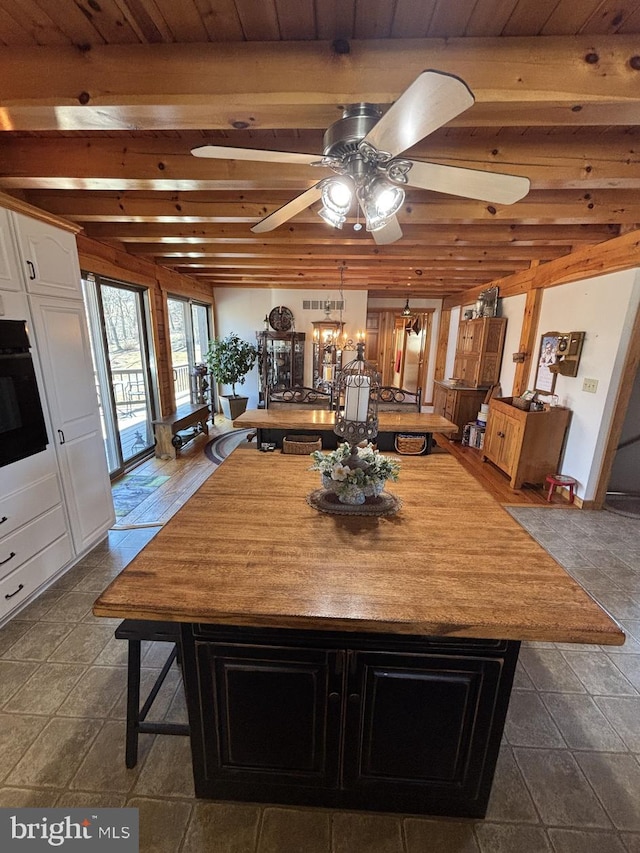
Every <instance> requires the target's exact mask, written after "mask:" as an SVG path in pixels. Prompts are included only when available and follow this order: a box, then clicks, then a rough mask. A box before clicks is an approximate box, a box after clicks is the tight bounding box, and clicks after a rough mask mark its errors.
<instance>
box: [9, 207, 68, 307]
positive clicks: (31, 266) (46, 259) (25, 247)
mask: <svg viewBox="0 0 640 853" xmlns="http://www.w3.org/2000/svg"><path fill="white" fill-rule="evenodd" d="M12 215H13V221H14V223H15V228H16V237H17V241H18V248H19V250H20V256H21V260H22V270H23V273H24V279H25V281H26V285H27V292H28V293H39V294H41V295H43V296H66V297H67V298H69V297H71V298H73V299H82V284H81V280H80V266H79V264H78V250H77V247H76V238H75V234H72V233H71V232H69V231H63V230H62V229H61V228H54V226H52V225H49V224H48V223H47V222H40V221H39V220H37V219H31V218H29V217H28V216H23V215H22V214H20V213H14V214H12Z"/></svg>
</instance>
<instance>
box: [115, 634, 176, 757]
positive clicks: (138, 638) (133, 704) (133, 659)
mask: <svg viewBox="0 0 640 853" xmlns="http://www.w3.org/2000/svg"><path fill="white" fill-rule="evenodd" d="M115 636H116V637H117V639H119V640H127V641H128V643H129V646H128V654H127V729H126V744H125V764H126V766H127V767H128V768H129V769H130V768H132V767H135V766H136V764H137V763H138V735H140V734H162V735H189V726H188V725H187V724H185V723H163V722H146V717H147V714H148V713H149V711H150V710H151V706H152V705H153V703H154V701H155V699H156V696H157V695H158V693H159V691H160V688H161V687H162V685H163V683H164V680H165V678H166V677H167V674H168V672H169V670H170V669H171V666H172V664H173V662H174V660H175V659H176V657H177V655H178V650H179V643H180V626H179V625H178V624H176V623H173V622H154V621H152V620H144V619H125V620H124V622H121V623H120V625H118V627H117V628H116V630H115ZM143 640H151V641H154V642H161V643H173V648H172V649H171V653H170V654H169V657H168V658H167V660H166V661H165V663H164V666H163V667H162V669H161V670H160V674H159V675H158V677H157V678H156V680H155V682H154V684H153V687H152V688H151V690H150V691H149V695H148V696H147V698H146V699H145V701H144V703H143V705H142V708H141V707H140V675H141V672H140V668H141V661H142V651H141V650H142V641H143Z"/></svg>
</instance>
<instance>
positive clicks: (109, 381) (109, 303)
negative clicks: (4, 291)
mask: <svg viewBox="0 0 640 853" xmlns="http://www.w3.org/2000/svg"><path fill="white" fill-rule="evenodd" d="M83 288H84V295H85V304H86V307H87V317H88V321H89V329H90V332H91V345H92V354H93V361H94V372H95V377H96V387H97V389H98V399H99V401H100V415H101V418H102V428H103V436H104V441H105V448H106V451H107V460H108V462H109V470H110V472H111V474H112V475H117V474H119V473H121V472H122V471H124V470H125V469H126V468H128V467H130V466H131V464H132V463H133V462H135V461H137V460H138V459H139V458H141V457H143V456H145V455H147V454H148V453H149V451H150V449H151V448H152V447H153V445H154V435H153V425H152V420H153V418H154V416H155V392H154V387H153V384H152V379H151V373H150V370H149V336H148V321H147V310H146V304H145V303H146V291H145V290H144V288H139V287H134V286H132V285H129V284H124V283H122V282H116V281H112V280H108V279H104V278H101V277H100V276H95V275H92V274H86V275H83Z"/></svg>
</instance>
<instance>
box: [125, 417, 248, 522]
mask: <svg viewBox="0 0 640 853" xmlns="http://www.w3.org/2000/svg"><path fill="white" fill-rule="evenodd" d="M231 429H233V427H232V424H231V421H229V420H227V419H226V418H225V417H223V416H222V415H216V417H215V424H214V425H213V426H211V425H210V426H209V435H208V436H207V435H204V434H201V435H199V436H197V437H196V438H194V439H193V441H190V442H188V443H187V444H185V446H184V447H183V448H182V449H181V450H180V453H179V454H178V457H177V459H156V458H155V456H154V457H152V458H151V459H147V460H146V461H145V462H143V463H142V464H140V465H138V466H137V468H135V469H134V470H135V472H136V473H138V474H164V475H165V476H167V475H168V476H169V479H168V480H167V481H166V482H165V483H163V484H162V485H161V486H159V487H158V488H157V489H156V490H155V491H154V492H153V494H151V495H150V496H149V497H148V498H146V500H144V501H142V503H140V504H138V506H137V507H136V508H135V509H133V510H132V511H131V512H130V513H128V515H126V516H124V517H123V518H119V519H117V521H116V524H115V525H114V529H115V530H123V529H127V528H129V527H132V526H133V527H135V526H142V525H153V524H157V525H158V526H161V525H162V524H164V523H165V522H166V521H168V520H169V519H170V518H171V516H172V515H174V514H175V513H176V512H177V511H178V510H179V509H180V507H181V506H182V505H183V504H184V503H185V501H187V500H188V499H189V498H190V497H191V495H192V494H193V493H194V492H195V491H197V489H198V488H199V487H200V486H201V485H202V483H204V481H205V480H206V479H207V477H208V476H209V475H210V474H211V472H212V471H213V470H214V468H215V467H216V466H215V465H214V464H213V463H212V462H211V461H210V460H209V459H208V458H207V457H206V456H205V454H204V448H205V446H206V444H207V442H209V441H211V439H212V438H215V437H216V436H217V435H221V434H222V433H225V432H228V431H229V430H231Z"/></svg>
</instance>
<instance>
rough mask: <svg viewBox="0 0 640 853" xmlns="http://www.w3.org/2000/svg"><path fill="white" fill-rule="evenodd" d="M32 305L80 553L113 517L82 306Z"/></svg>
mask: <svg viewBox="0 0 640 853" xmlns="http://www.w3.org/2000/svg"><path fill="white" fill-rule="evenodd" d="M31 307H32V310H33V320H34V323H35V328H36V339H37V345H38V352H39V355H40V359H41V363H42V370H43V374H44V381H45V393H46V397H47V401H48V404H49V411H50V413H51V420H52V423H53V439H54V443H55V447H56V452H57V455H58V462H59V464H60V471H61V474H62V489H63V492H64V496H65V500H66V506H67V510H68V513H69V520H70V522H71V532H72V536H73V541H74V544H75V546H76V552H77V553H78V554H79V553H81V552H82V551H84V550H86V549H87V548H88V547H90V546H91V545H93V544H95V543H96V542H98V541H99V539H100V538H101V537H102V536H103V535H104V534H105V532H106V531H107V530H108V529H109V527H111V525H112V524H113V522H114V520H115V514H114V511H113V499H112V496H111V483H110V481H109V473H108V470H107V462H106V457H105V450H104V442H103V440H102V430H101V427H100V418H99V415H98V400H97V396H96V389H95V383H94V380H93V370H92V363H91V353H90V350H89V343H88V338H87V329H86V321H85V317H84V306H83V304H82V303H81V302H77V301H75V300H70V299H55V298H54V299H48V298H45V297H32V303H31Z"/></svg>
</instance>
